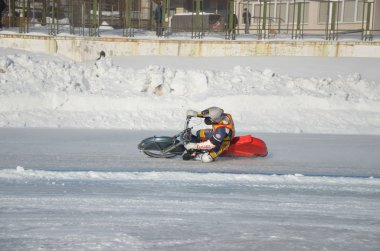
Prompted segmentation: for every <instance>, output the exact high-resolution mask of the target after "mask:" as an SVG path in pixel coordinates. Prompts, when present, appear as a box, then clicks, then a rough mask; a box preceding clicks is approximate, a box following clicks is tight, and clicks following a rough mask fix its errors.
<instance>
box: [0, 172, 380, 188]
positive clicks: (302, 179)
mask: <svg viewBox="0 0 380 251" xmlns="http://www.w3.org/2000/svg"><path fill="white" fill-rule="evenodd" d="M0 179H3V180H12V181H16V180H22V181H25V182H27V181H36V180H48V181H52V182H57V181H60V182H63V181H70V180H81V181H104V180H108V181H142V180H144V181H176V182H210V183H216V182H223V183H225V182H233V183H236V182H239V183H246V184H247V185H248V184H251V185H264V184H276V185H277V186H281V185H292V184H297V185H298V186H300V185H302V184H305V185H306V184H307V185H308V186H316V185H321V186H328V185H337V186H345V185H348V186H372V190H371V191H374V189H376V190H377V191H379V192H380V179H379V178H374V177H368V178H360V177H328V176H304V175H302V174H294V175H275V174H274V175H261V174H232V173H194V172H191V173H190V172H100V171H89V172H84V171H43V170H28V169H25V168H24V167H21V166H17V167H16V169H2V170H0ZM355 189H357V187H356V188H355Z"/></svg>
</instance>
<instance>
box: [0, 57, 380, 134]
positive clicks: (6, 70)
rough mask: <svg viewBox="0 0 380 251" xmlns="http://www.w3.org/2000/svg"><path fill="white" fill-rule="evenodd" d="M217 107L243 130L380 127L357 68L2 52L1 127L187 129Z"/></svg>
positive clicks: (379, 88) (372, 88) (361, 130)
mask: <svg viewBox="0 0 380 251" xmlns="http://www.w3.org/2000/svg"><path fill="white" fill-rule="evenodd" d="M209 106H220V107H222V108H224V110H225V111H226V112H228V113H232V114H233V116H234V118H235V124H236V126H237V128H238V130H239V131H261V132H297V133H298V132H307V133H350V134H351V133H352V134H355V133H358V134H380V127H379V125H380V85H379V84H378V83H375V82H374V81H369V80H366V79H365V77H363V76H361V74H360V73H358V72H352V73H351V74H348V75H345V76H338V77H336V78H333V77H330V76H325V77H297V76H291V75H288V74H277V73H276V72H274V71H273V70H271V69H264V70H257V69H254V68H252V67H248V66H239V65H236V66H235V67H233V68H232V69H230V70H226V71H218V70H200V69H180V68H173V67H165V66H162V65H154V64H152V65H149V66H147V67H145V68H142V69H134V68H130V67H123V66H120V65H115V64H114V62H113V59H112V58H105V59H102V60H99V61H96V62H87V63H76V62H72V61H68V60H64V59H62V58H58V57H46V56H38V55H35V56H31V55H28V54H20V53H15V54H10V55H4V56H0V126H1V127H24V126H25V127H80V128H124V129H152V130H159V129H175V130H177V129H180V128H181V127H182V125H183V123H182V121H183V120H184V117H185V112H186V110H187V109H190V108H191V109H197V110H202V109H204V108H206V107H209Z"/></svg>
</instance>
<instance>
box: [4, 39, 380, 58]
mask: <svg viewBox="0 0 380 251" xmlns="http://www.w3.org/2000/svg"><path fill="white" fill-rule="evenodd" d="M0 47H9V48H17V49H23V50H28V51H34V52H44V53H56V54H59V55H63V56H65V57H68V58H71V59H73V60H77V61H86V60H93V59H96V58H97V57H98V55H99V52H100V51H102V50H103V51H105V52H106V55H107V56H125V55H127V56H128V55H134V56H144V55H166V56H196V57H197V56H199V57H202V56H205V57H210V56H328V57H377V58H380V42H362V41H305V40H302V41H299V40H297V41H257V40H255V41H225V40H222V41H200V40H196V41H194V40H187V41H184V40H170V39H167V40H161V39H160V40H139V39H128V38H90V37H71V36H67V37H64V36H58V37H49V36H29V35H15V34H12V35H4V34H1V35H0Z"/></svg>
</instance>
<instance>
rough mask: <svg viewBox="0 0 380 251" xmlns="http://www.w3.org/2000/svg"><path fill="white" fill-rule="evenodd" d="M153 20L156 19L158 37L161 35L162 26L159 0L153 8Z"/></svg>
mask: <svg viewBox="0 0 380 251" xmlns="http://www.w3.org/2000/svg"><path fill="white" fill-rule="evenodd" d="M154 20H155V21H156V35H157V36H158V37H161V36H162V33H163V27H162V1H160V2H159V3H158V5H157V7H156V9H155V10H154Z"/></svg>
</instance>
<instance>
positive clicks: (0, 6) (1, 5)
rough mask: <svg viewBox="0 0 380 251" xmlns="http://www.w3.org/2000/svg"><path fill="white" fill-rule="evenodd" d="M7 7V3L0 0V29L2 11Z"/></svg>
mask: <svg viewBox="0 0 380 251" xmlns="http://www.w3.org/2000/svg"><path fill="white" fill-rule="evenodd" d="M6 8H7V4H6V3H5V2H4V0H0V29H1V28H3V11H5V9H6Z"/></svg>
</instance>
